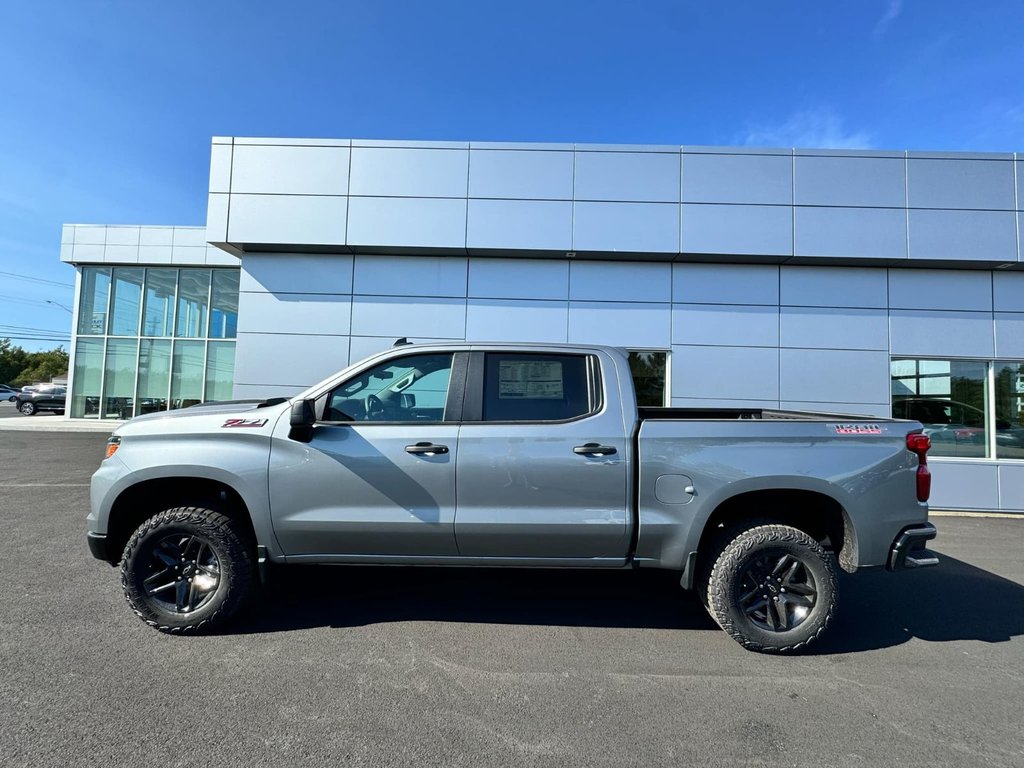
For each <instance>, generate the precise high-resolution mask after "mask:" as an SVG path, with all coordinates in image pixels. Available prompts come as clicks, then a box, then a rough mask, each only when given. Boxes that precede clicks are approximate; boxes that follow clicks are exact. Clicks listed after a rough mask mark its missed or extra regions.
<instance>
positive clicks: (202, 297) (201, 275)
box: [174, 269, 238, 339]
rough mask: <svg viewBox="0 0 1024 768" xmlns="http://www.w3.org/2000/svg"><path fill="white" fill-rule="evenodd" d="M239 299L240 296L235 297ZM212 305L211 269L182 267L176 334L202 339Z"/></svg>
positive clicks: (179, 276) (179, 277)
mask: <svg viewBox="0 0 1024 768" xmlns="http://www.w3.org/2000/svg"><path fill="white" fill-rule="evenodd" d="M235 301H236V302H237V301H238V297H237V296H236V297H235ZM209 307H210V270H208V269H182V270H179V273H178V319H177V325H176V327H175V332H174V335H175V336H183V337H185V338H188V339H201V338H203V337H204V336H205V335H206V315H207V311H208V310H209Z"/></svg>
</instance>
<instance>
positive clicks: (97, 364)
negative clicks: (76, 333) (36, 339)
mask: <svg viewBox="0 0 1024 768" xmlns="http://www.w3.org/2000/svg"><path fill="white" fill-rule="evenodd" d="M103 344H104V341H103V339H102V338H100V339H79V340H78V344H77V346H76V347H75V382H74V389H73V390H72V394H71V417H72V418H77V419H81V418H92V419H95V418H97V417H98V416H99V414H100V384H101V383H102V381H103Z"/></svg>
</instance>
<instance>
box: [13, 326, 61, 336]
mask: <svg viewBox="0 0 1024 768" xmlns="http://www.w3.org/2000/svg"><path fill="white" fill-rule="evenodd" d="M7 333H29V334H49V335H51V336H70V335H71V334H69V333H67V332H65V331H57V330H55V329H52V328H29V327H27V326H0V336H2V335H3V334H7Z"/></svg>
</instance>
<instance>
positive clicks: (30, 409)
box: [18, 403, 39, 416]
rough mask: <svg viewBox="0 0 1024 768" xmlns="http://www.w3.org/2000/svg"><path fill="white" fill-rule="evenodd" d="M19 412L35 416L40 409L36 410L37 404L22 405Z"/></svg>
mask: <svg viewBox="0 0 1024 768" xmlns="http://www.w3.org/2000/svg"><path fill="white" fill-rule="evenodd" d="M18 410H19V411H21V412H22V413H23V414H25V415H26V416H33V415H35V412H36V411H38V410H39V409H38V408H36V404H35V403H22V404H21V405H19V406H18Z"/></svg>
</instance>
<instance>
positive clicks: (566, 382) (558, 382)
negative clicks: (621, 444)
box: [483, 352, 597, 421]
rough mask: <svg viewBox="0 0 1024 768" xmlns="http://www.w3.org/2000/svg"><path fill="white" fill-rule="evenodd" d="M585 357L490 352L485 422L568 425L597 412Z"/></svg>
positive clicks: (487, 363) (485, 381)
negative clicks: (548, 422) (542, 422)
mask: <svg viewBox="0 0 1024 768" xmlns="http://www.w3.org/2000/svg"><path fill="white" fill-rule="evenodd" d="M595 390H596V387H594V386H592V377H591V370H590V366H589V365H588V363H587V357H586V356H584V355H547V354H537V355H533V354H513V353H504V352H488V353H487V354H486V356H485V359H484V398H483V420H484V421H565V420H567V419H575V418H578V417H580V416H585V415H587V414H588V413H591V412H592V411H594V410H596V406H597V400H596V395H595Z"/></svg>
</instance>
